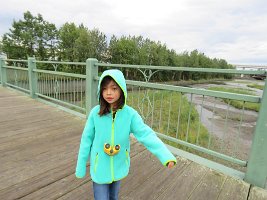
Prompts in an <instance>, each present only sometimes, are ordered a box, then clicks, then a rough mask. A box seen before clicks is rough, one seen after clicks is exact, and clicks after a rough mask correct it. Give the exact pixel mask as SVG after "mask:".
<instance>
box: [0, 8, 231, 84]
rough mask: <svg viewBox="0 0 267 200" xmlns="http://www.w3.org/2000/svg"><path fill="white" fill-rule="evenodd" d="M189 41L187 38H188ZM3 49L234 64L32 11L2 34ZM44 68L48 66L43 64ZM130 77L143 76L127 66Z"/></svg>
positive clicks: (50, 55)
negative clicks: (47, 18)
mask: <svg viewBox="0 0 267 200" xmlns="http://www.w3.org/2000/svg"><path fill="white" fill-rule="evenodd" d="M185 42H186V41H185ZM0 52H4V53H5V54H6V55H7V57H8V58H13V59H27V57H33V56H34V57H35V58H36V59H37V60H56V61H71V62H85V61H86V59H87V58H96V59H98V61H100V62H105V63H113V64H134V65H154V66H176V67H204V68H220V69H229V68H232V66H231V65H230V64H228V63H227V62H226V61H225V60H224V59H217V58H209V57H207V56H206V55H204V53H200V52H198V51H197V50H194V51H192V52H182V53H176V52H175V50H173V49H168V48H167V46H166V44H162V43H161V42H160V41H157V42H156V41H152V40H150V39H148V38H143V37H142V36H121V37H116V36H115V35H113V36H112V37H111V38H110V40H108V39H107V36H106V35H105V34H104V33H103V32H101V31H99V30H98V29H93V30H89V29H88V28H87V27H85V26H84V25H83V24H80V25H79V26H77V25H75V24H74V23H65V24H63V25H62V26H61V27H60V28H59V29H57V27H56V26H55V24H53V23H50V22H48V21H45V20H44V19H43V17H42V15H40V14H38V15H37V16H33V15H32V14H31V13H30V12H29V11H27V12H25V13H24V18H23V19H22V20H19V21H13V24H12V27H11V28H10V29H9V32H8V33H5V34H4V35H3V36H2V41H1V42H0ZM43 68H45V66H44V67H43ZM61 70H64V71H68V72H74V73H85V69H84V68H81V67H79V68H78V67H75V66H70V65H66V66H63V69H62V68H61ZM126 73H127V77H128V78H138V76H139V77H141V76H142V74H141V73H138V71H137V70H134V71H133V72H131V70H127V72H126ZM153 77H154V78H153V80H154V81H167V80H181V79H183V80H199V79H210V78H231V75H227V74H214V73H213V74H212V73H209V74H207V73H199V72H160V73H156V74H155V75H154V76H153Z"/></svg>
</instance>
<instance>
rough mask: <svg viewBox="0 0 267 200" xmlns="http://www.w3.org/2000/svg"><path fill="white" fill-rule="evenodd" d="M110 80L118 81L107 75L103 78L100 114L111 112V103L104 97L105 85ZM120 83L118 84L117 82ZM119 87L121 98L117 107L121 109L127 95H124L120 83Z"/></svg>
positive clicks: (100, 94)
mask: <svg viewBox="0 0 267 200" xmlns="http://www.w3.org/2000/svg"><path fill="white" fill-rule="evenodd" d="M110 81H114V82H115V83H116V81H115V80H114V79H113V78H112V77H111V76H106V77H104V78H103V80H102V81H101V84H100V93H99V104H100V110H99V113H98V114H99V115H100V116H103V115H105V114H107V113H110V105H109V103H108V102H106V100H105V99H104V98H103V95H102V94H103V88H104V87H105V86H107V85H108V84H109V83H110ZM116 84H117V83H116ZM117 85H118V84H117ZM118 87H119V90H120V94H121V95H120V98H119V99H118V101H117V108H116V110H117V109H120V108H122V107H123V105H124V103H125V97H124V93H123V91H122V89H121V87H120V86H119V85H118Z"/></svg>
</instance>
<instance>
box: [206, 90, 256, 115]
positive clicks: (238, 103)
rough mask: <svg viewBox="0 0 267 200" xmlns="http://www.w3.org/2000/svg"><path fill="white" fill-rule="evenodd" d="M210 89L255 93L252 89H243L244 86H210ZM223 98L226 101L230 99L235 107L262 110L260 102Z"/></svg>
mask: <svg viewBox="0 0 267 200" xmlns="http://www.w3.org/2000/svg"><path fill="white" fill-rule="evenodd" d="M208 89H209V90H215V91H222V92H229V93H237V94H246V95H255V94H254V93H253V91H252V90H248V89H243V88H225V87H210V88H208ZM223 100H224V102H226V103H229V101H230V105H232V106H234V107H235V108H239V109H242V108H243V106H244V108H245V109H248V110H254V111H257V112H258V111H259V110H260V104H259V103H251V102H245V103H244V104H243V102H242V101H238V100H229V99H223Z"/></svg>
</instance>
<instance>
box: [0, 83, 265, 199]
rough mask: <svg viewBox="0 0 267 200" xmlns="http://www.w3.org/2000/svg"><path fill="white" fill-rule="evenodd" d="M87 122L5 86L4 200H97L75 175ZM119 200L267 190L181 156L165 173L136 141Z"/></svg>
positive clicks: (0, 127)
mask: <svg viewBox="0 0 267 200" xmlns="http://www.w3.org/2000/svg"><path fill="white" fill-rule="evenodd" d="M84 122H85V121H84V120H83V119H80V118H78V117H75V116H73V115H71V114H69V113H66V112H64V111H61V110H59V109H57V108H55V107H52V106H49V105H46V104H43V103H41V102H38V101H36V100H33V99H31V98H29V97H27V96H25V95H24V94H21V93H19V92H16V91H13V90H10V89H7V88H3V87H1V86H0V156H1V157H0V200H10V199H25V200H26V199H34V200H40V199H45V200H47V199H60V200H66V199H69V200H78V199H93V194H92V182H91V179H90V176H89V175H88V176H87V177H86V178H85V179H76V178H75V175H74V171H75V165H76V156H77V152H78V148H79V142H80V137H81V133H82V130H83V126H84ZM131 158H132V160H131V170H130V174H129V176H128V177H127V178H125V179H124V180H123V181H122V185H121V191H120V199H134V200H136V199H142V200H150V199H158V200H161V199H171V200H173V199H181V200H185V199H192V200H195V199H201V200H214V199H220V200H224V199H227V200H230V199H233V200H238V199H245V200H246V199H249V200H254V199H259V200H263V199H265V200H266V199H267V191H266V190H263V189H260V188H257V187H251V186H250V185H249V184H248V183H245V182H243V181H241V180H237V179H234V178H231V177H229V176H226V175H224V174H222V173H218V172H216V171H213V170H211V169H209V168H207V167H204V166H201V165H199V164H196V163H194V162H192V161H189V160H186V159H183V158H180V157H178V158H177V159H178V163H177V165H176V166H175V167H174V168H173V169H166V168H164V167H162V166H161V164H160V163H159V161H158V160H157V159H156V158H155V157H154V156H153V155H151V154H150V153H149V152H148V151H147V150H145V149H144V147H143V146H142V145H140V144H139V143H137V142H136V141H135V140H133V141H132V151H131Z"/></svg>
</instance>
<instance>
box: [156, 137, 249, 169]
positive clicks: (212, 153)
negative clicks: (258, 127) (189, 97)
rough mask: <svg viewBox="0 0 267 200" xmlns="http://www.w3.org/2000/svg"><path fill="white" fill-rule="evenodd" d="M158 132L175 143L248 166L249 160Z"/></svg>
mask: <svg viewBox="0 0 267 200" xmlns="http://www.w3.org/2000/svg"><path fill="white" fill-rule="evenodd" d="M156 134H157V135H158V136H159V137H161V138H163V139H166V140H169V141H172V142H175V143H177V144H180V145H183V146H186V147H189V148H192V149H194V150H197V151H200V152H202V153H205V154H209V155H211V156H214V157H217V158H220V159H223V160H226V161H229V162H231V163H235V164H237V165H240V166H243V167H245V166H247V162H246V161H243V160H239V159H236V158H233V157H230V156H227V155H224V154H221V153H218V152H216V151H212V150H209V149H206V148H204V147H200V146H197V145H194V144H190V143H188V142H185V141H183V140H179V139H176V138H173V137H170V136H167V135H164V134H162V133H158V132H157V133H156Z"/></svg>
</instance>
